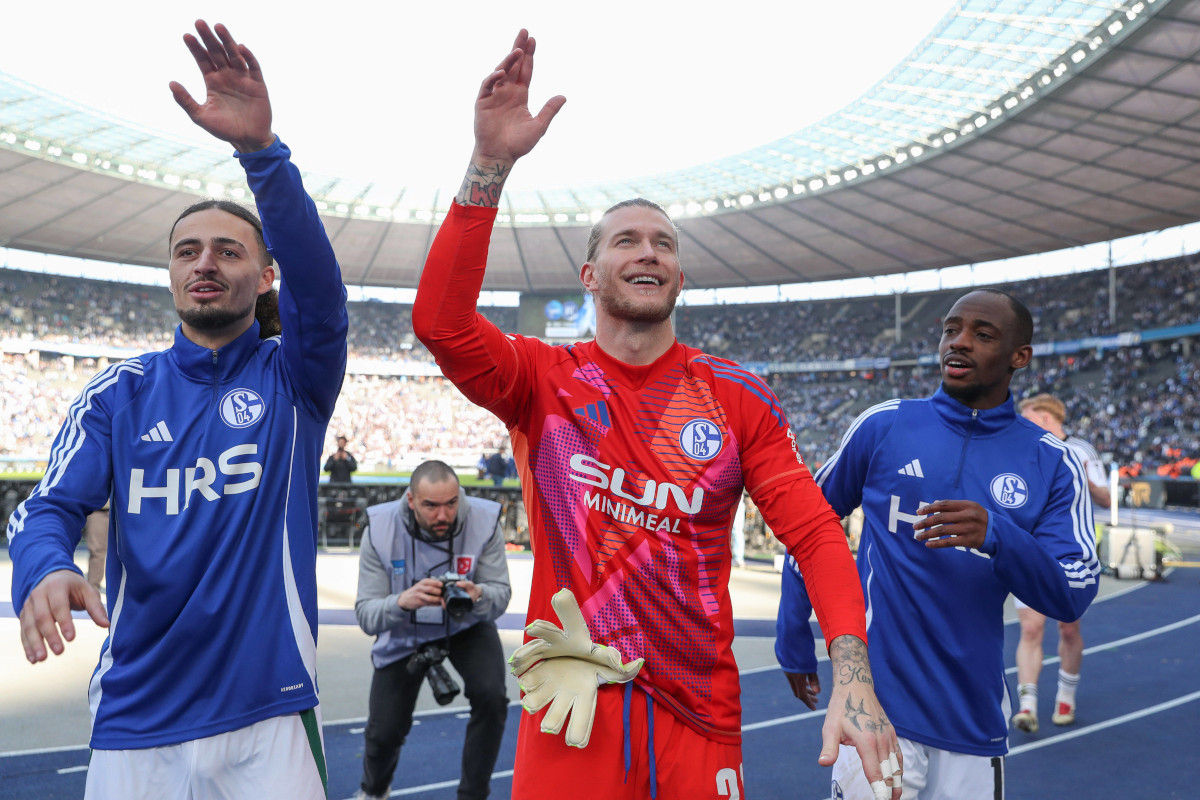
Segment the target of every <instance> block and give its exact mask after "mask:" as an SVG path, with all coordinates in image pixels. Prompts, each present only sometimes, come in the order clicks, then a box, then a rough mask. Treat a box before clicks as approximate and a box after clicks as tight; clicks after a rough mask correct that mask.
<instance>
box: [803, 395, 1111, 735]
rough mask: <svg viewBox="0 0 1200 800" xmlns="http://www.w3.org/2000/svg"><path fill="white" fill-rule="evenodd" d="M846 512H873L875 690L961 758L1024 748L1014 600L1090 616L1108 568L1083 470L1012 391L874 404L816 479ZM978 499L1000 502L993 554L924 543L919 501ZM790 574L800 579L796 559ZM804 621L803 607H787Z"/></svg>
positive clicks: (899, 723) (890, 708)
mask: <svg viewBox="0 0 1200 800" xmlns="http://www.w3.org/2000/svg"><path fill="white" fill-rule="evenodd" d="M815 477H816V480H817V483H818V484H819V485H820V486H821V489H822V491H824V493H825V497H826V499H827V500H828V501H829V503H830V505H832V506H833V509H834V511H836V512H837V513H838V514H839V515H840V516H843V517H844V516H846V515H847V514H849V513H850V512H851V511H853V510H854V509H855V508H856V507H858V506H859V505H861V506H862V508H863V513H864V515H865V519H864V523H863V531H862V538H861V540H860V544H859V551H858V573H859V576H860V578H861V579H862V584H863V594H864V595H865V597H866V601H867V638H868V649H869V653H870V658H871V669H872V671H873V673H874V677H875V690H876V693H877V694H878V696H879V700H880V702H881V703H882V704H883V707H884V709H885V710H886V711H887V713H888V717H889V718H890V719H891V721H892V723H893V724H894V725H895V726H896V732H897V734H899V735H900V736H903V737H905V738H908V739H911V740H913V741H915V742H921V743H923V744H926V745H929V746H932V747H936V748H940V749H943V750H950V751H954V752H960V753H969V754H974V755H982V756H995V755H1003V754H1004V753H1005V752H1007V750H1008V710H1009V703H1008V694H1007V685H1006V683H1005V679H1004V600H1005V598H1006V597H1007V596H1008V594H1009V593H1010V592H1011V593H1012V594H1015V595H1016V596H1017V597H1019V598H1021V600H1023V601H1025V602H1026V603H1028V604H1029V605H1030V606H1031V607H1033V608H1035V609H1037V610H1038V611H1041V612H1042V613H1043V614H1046V615H1047V616H1050V617H1054V618H1056V619H1062V620H1074V619H1078V618H1079V616H1080V615H1082V614H1083V612H1084V611H1085V610H1086V609H1087V607H1088V605H1089V604H1090V603H1091V601H1092V599H1093V598H1094V597H1095V596H1096V589H1097V582H1096V581H1097V576H1098V575H1099V573H1100V564H1099V562H1098V560H1097V558H1096V552H1095V533H1094V529H1093V527H1092V505H1091V499H1090V497H1089V495H1088V485H1087V480H1086V478H1085V474H1084V471H1083V467H1082V465H1080V463H1079V461H1078V459H1077V458H1076V457H1075V456H1074V454H1073V453H1072V452H1071V450H1070V448H1068V447H1067V446H1066V444H1064V443H1063V442H1062V441H1061V440H1059V439H1058V438H1057V437H1055V436H1054V435H1052V434H1050V433H1047V432H1046V431H1044V430H1042V429H1041V428H1039V427H1038V426H1036V425H1034V424H1033V423H1031V422H1028V421H1027V420H1025V419H1023V418H1021V417H1019V416H1018V415H1017V414H1016V411H1015V409H1014V407H1013V403H1012V398H1011V396H1010V397H1009V399H1008V400H1007V401H1006V402H1005V403H1004V404H1003V405H1001V406H999V407H998V408H993V409H989V410H986V411H976V410H973V409H971V408H968V407H967V406H965V405H963V404H962V403H960V402H958V401H957V400H955V399H953V398H951V397H950V396H949V395H947V394H946V393H945V392H944V391H943V390H942V389H940V388H939V389H938V391H937V393H936V394H934V396H933V397H931V398H928V399H923V400H891V401H888V402H886V403H881V404H879V405H877V406H874V407H873V408H870V409H868V410H867V411H865V412H863V414H862V415H861V416H859V418H858V419H857V420H855V421H854V424H853V425H852V426H851V427H850V430H849V431H848V432H847V433H846V435H845V437H844V438H843V439H842V444H841V447H840V449H839V450H838V451H837V453H836V454H835V455H834V456H833V458H832V459H830V460H829V462H828V463H826V464H825V465H824V466H822V467H821V469H820V470H818V471H817V474H816V476H815ZM955 499H966V500H973V501H975V502H977V503H979V504H980V505H982V506H983V507H984V508H985V509H987V512H988V529H987V536H986V538H985V540H984V543H983V546H982V547H981V548H980V549H979V550H966V549H963V548H954V549H944V550H943V549H937V550H931V549H929V548H927V547H925V545H924V543H923V542H918V541H916V540H915V539H914V538H913V536H914V531H913V527H912V526H913V523H915V522H917V521H918V520H919V519H920V518H919V517H918V516H917V515H916V511H917V508H918V507H920V506H922V505H925V504H926V503H930V502H933V501H936V500H955ZM783 580H784V582H785V583H787V582H788V581H795V580H796V576H795V574H794V573H793V571H792V570H787V569H785V570H784V573H783ZM780 612H781V614H789V615H791V616H793V621H791V622H789V625H791V626H793V627H794V626H795V625H796V622H795V621H794V618H795V617H798V616H799V615H800V614H804V617H805V619H807V616H808V612H807V610H806V609H805V608H803V607H802V606H800V605H799V604H790V605H787V606H786V607H782V606H781V609H780Z"/></svg>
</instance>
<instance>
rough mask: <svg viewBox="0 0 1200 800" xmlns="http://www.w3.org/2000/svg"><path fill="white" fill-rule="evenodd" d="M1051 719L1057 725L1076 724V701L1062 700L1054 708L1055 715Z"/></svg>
mask: <svg viewBox="0 0 1200 800" xmlns="http://www.w3.org/2000/svg"><path fill="white" fill-rule="evenodd" d="M1050 721H1051V722H1053V723H1054V724H1055V725H1074V724H1075V705H1074V703H1064V702H1062V701H1061V700H1060V701H1059V702H1058V705H1057V706H1056V707H1055V709H1054V716H1052V717H1051V718H1050Z"/></svg>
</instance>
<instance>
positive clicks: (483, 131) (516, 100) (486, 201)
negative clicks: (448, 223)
mask: <svg viewBox="0 0 1200 800" xmlns="http://www.w3.org/2000/svg"><path fill="white" fill-rule="evenodd" d="M536 44H537V43H536V42H535V41H534V39H533V37H532V36H530V35H529V33H528V31H526V30H524V29H522V30H521V32H520V33H518V34H517V38H516V41H514V42H513V49H512V51H511V52H510V53H509V54H508V55H507V56H505V57H504V60H502V61H501V62H500V63H499V65H497V67H496V69H495V71H493V72H492V74H491V75H488V76H487V78H485V79H484V81H483V84H482V85H481V86H480V87H479V95H478V96H477V97H476V98H475V151H474V153H472V155H471V166H470V167H469V168H468V170H467V176H466V178H465V179H464V180H463V184H462V187H461V188H460V189H459V190H458V196H457V197H456V198H455V199H457V200H458V202H459V204H460V205H470V206H487V207H491V208H494V207H495V206H497V205H499V203H500V191H501V189H502V188H503V187H504V181H505V180H507V179H508V174H509V172H510V171H511V170H512V166H513V164H515V163H516V161H517V159H518V158H520V157H521V156H523V155H525V154H526V153H528V152H529V151H530V150H532V149H533V147H534V145H536V144H537V143H538V142H539V141H540V140H541V138H542V136H543V135H545V133H546V129H547V128H548V127H549V126H550V121H551V120H552V119H554V115H555V114H557V113H558V110H559V109H560V108H562V107H563V103H565V102H567V99H566V98H565V97H563V96H562V95H555V96H554V97H551V98H550V99H549V100H547V101H546V105H544V106H542V110H541V111H539V112H538V114H537V116H533V115H532V114H530V113H529V81H530V79H531V78H532V77H533V51H534V49H535V47H536Z"/></svg>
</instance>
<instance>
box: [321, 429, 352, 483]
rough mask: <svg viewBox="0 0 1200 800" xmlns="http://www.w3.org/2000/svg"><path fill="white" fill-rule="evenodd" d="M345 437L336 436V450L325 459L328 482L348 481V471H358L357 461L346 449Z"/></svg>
mask: <svg viewBox="0 0 1200 800" xmlns="http://www.w3.org/2000/svg"><path fill="white" fill-rule="evenodd" d="M346 441H347V440H346V437H345V436H339V437H337V450H335V451H334V452H333V455H331V456H330V457H329V458H327V459H325V467H324V469H325V471H326V472H328V473H329V482H330V483H350V473H351V472H357V471H358V462H357V461H355V460H354V456H352V455H350V453H348V452H347V451H346Z"/></svg>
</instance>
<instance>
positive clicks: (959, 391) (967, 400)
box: [942, 381, 986, 405]
mask: <svg viewBox="0 0 1200 800" xmlns="http://www.w3.org/2000/svg"><path fill="white" fill-rule="evenodd" d="M942 391H944V392H945V393H946V394H948V395H949V396H950V397H953V398H954V399H955V400H957V401H958V402H960V403H962V404H963V405H970V404H971V403H974V402H975V401H976V400H978V399H979V398H981V397H983V395H984V392H985V391H986V388H985V387H984V386H983V385H982V384H979V383H970V384H967V385H966V386H950V385H949V384H947V383H946V382H945V381H942Z"/></svg>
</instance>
